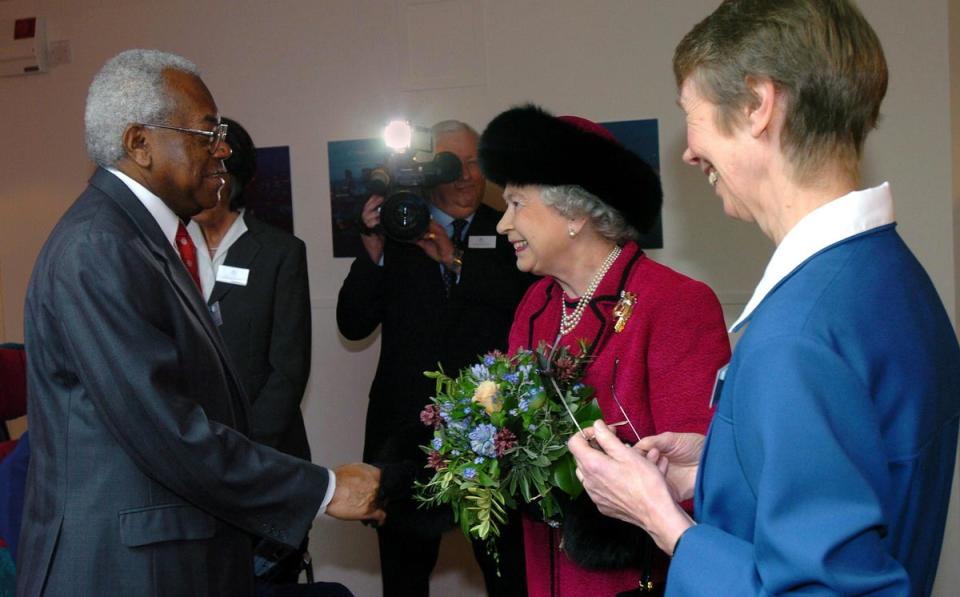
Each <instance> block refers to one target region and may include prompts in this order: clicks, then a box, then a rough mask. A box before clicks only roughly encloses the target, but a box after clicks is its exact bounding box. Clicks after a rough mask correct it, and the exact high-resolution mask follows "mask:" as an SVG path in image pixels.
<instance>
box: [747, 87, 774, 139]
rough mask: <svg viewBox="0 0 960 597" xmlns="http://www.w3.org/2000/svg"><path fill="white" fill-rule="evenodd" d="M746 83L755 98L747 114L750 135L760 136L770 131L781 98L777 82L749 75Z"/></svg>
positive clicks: (749, 105)
mask: <svg viewBox="0 0 960 597" xmlns="http://www.w3.org/2000/svg"><path fill="white" fill-rule="evenodd" d="M746 84H747V87H748V88H749V89H750V94H751V95H752V96H753V100H752V101H751V102H750V103H749V104H748V105H747V107H746V115H745V116H746V118H747V124H748V125H749V127H750V135H751V136H753V137H759V136H760V135H762V134H763V133H764V132H768V129H769V128H770V125H771V124H772V122H773V117H774V114H775V113H776V104H777V102H778V101H779V100H780V98H779V95H778V94H777V86H776V84H774V82H773V81H772V80H771V79H769V78H766V77H764V78H759V77H754V76H748V77H747V79H746Z"/></svg>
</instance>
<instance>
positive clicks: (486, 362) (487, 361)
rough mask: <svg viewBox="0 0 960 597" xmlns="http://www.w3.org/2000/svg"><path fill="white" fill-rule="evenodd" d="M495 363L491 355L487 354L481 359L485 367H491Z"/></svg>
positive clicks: (495, 360)
mask: <svg viewBox="0 0 960 597" xmlns="http://www.w3.org/2000/svg"><path fill="white" fill-rule="evenodd" d="M496 362H497V359H496V357H494V356H493V355H492V354H487V356H485V357H483V364H484V365H486V366H487V367H492V366H493V364H494V363H496Z"/></svg>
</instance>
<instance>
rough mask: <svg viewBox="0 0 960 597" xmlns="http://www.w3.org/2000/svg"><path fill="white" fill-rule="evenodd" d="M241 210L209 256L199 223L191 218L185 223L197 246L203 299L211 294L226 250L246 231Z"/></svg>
mask: <svg viewBox="0 0 960 597" xmlns="http://www.w3.org/2000/svg"><path fill="white" fill-rule="evenodd" d="M243 212H244V210H242V209H241V210H240V211H239V212H238V215H237V219H236V220H234V221H233V224H230V228H229V229H228V230H227V233H226V234H224V235H223V238H222V239H221V240H220V244H219V245H218V246H217V251H216V253H214V255H213V257H210V248H209V247H208V246H207V239H206V238H205V237H204V236H203V230H201V229H200V225H199V224H197V223H196V222H194V221H193V220H191V221H190V223H189V224H187V232H189V233H190V238H192V239H193V244H194V245H196V247H197V264H198V265H199V268H198V270H199V272H200V287H201V288H202V289H203V298H204V299H205V300H210V295H211V294H213V287H214V285H215V284H216V283H217V270H218V269H220V266H221V265H223V262H224V261H226V260H227V251H229V250H230V247H232V246H233V243H235V242H237V240H238V239H239V238H240V237H241V236H243V235H244V233H245V232H246V231H247V223H246V221H244V219H243Z"/></svg>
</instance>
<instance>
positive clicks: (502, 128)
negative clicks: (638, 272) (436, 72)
mask: <svg viewBox="0 0 960 597" xmlns="http://www.w3.org/2000/svg"><path fill="white" fill-rule="evenodd" d="M479 154H480V167H481V168H482V169H483V173H484V174H485V175H486V177H487V178H488V179H489V180H492V181H493V182H495V183H497V184H498V185H500V186H506V185H507V184H514V185H521V186H522V185H540V186H558V185H578V186H580V187H583V188H584V189H585V190H586V191H588V192H589V193H591V194H593V195H596V196H597V197H599V198H600V199H601V200H602V201H603V202H604V203H606V204H607V205H609V206H610V207H612V208H614V209H616V210H617V211H618V212H620V214H621V215H622V216H623V217H624V218H625V219H626V220H627V222H629V223H630V225H632V226H633V227H634V228H636V229H637V230H638V231H639V232H641V233H643V232H647V231H648V230H649V229H650V227H651V226H652V225H653V224H654V222H656V219H657V215H658V214H659V213H660V205H661V204H662V203H663V191H662V190H661V189H660V177H659V176H657V173H656V172H654V171H653V168H651V167H650V165H649V164H647V163H646V162H645V161H643V160H642V159H640V157H638V156H637V155H636V154H635V153H633V152H632V151H630V150H628V149H626V148H625V147H624V146H623V145H621V144H620V143H618V142H617V141H616V140H615V139H614V138H613V135H611V134H610V132H609V131H607V130H606V129H605V128H603V127H602V126H600V125H599V124H596V123H594V122H591V121H589V120H585V119H582V118H576V117H567V116H563V117H559V118H558V117H556V116H553V115H552V114H549V113H547V112H545V111H544V110H542V109H541V108H539V107H537V106H535V105H533V104H527V105H525V106H519V107H516V108H511V109H509V110H507V111H506V112H503V113H501V114H500V115H499V116H497V117H496V118H494V119H493V120H492V121H491V122H490V124H489V125H487V128H486V130H484V131H483V135H481V136H480V149H479Z"/></svg>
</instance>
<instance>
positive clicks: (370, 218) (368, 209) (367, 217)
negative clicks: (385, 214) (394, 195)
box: [360, 195, 383, 263]
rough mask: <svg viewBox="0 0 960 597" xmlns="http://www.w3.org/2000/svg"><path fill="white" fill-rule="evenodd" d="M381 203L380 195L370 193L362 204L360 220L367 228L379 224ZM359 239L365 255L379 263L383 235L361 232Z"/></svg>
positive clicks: (381, 255) (381, 254) (381, 253)
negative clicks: (365, 252) (365, 251)
mask: <svg viewBox="0 0 960 597" xmlns="http://www.w3.org/2000/svg"><path fill="white" fill-rule="evenodd" d="M381 205H383V197H382V196H380V195H370V198H369V199H367V202H366V203H364V204H363V211H362V212H361V213H360V221H361V222H363V225H364V226H366V227H367V228H376V227H377V226H379V225H380V206H381ZM360 241H361V242H362V243H363V248H364V249H366V250H367V255H369V256H370V260H371V261H373V262H374V263H380V258H381V257H383V235H381V234H378V233H374V234H361V235H360Z"/></svg>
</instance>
